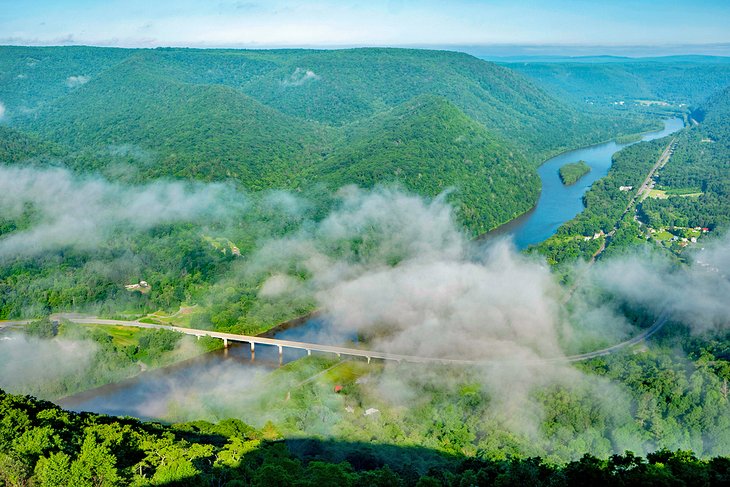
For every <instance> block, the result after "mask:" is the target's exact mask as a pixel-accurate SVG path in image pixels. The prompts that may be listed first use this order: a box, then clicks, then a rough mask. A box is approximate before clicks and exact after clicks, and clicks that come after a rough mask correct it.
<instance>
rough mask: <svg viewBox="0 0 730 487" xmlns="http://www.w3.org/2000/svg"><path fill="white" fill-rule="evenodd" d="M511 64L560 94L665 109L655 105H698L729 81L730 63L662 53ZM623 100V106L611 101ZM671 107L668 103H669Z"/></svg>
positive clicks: (596, 102)
mask: <svg viewBox="0 0 730 487" xmlns="http://www.w3.org/2000/svg"><path fill="white" fill-rule="evenodd" d="M506 66H508V67H509V68H511V69H514V70H515V71H517V72H519V73H522V74H524V75H526V76H528V77H529V78H531V79H533V80H535V81H536V82H537V83H539V85H540V86H543V87H545V88H546V89H549V90H550V91H551V92H553V93H555V94H559V95H561V96H562V97H564V98H568V99H570V98H572V99H574V100H575V101H577V102H580V103H581V104H583V105H585V104H586V103H588V104H589V106H591V107H596V106H599V107H601V106H603V107H611V108H612V109H614V110H616V109H618V110H627V109H631V108H633V109H641V110H654V111H657V110H658V111H661V110H662V109H664V110H666V108H665V107H662V106H661V105H659V104H653V105H648V104H645V105H644V106H642V105H640V104H638V103H637V102H638V101H644V102H667V103H669V104H671V105H673V106H674V107H677V106H679V105H680V104H685V105H698V104H700V103H701V102H703V101H704V100H705V98H707V97H708V96H710V95H712V94H713V93H715V92H717V91H719V90H722V89H723V88H725V87H727V86H728V85H730V64H728V63H727V62H724V60H723V59H722V58H720V60H719V62H718V59H717V58H711V57H707V58H706V59H703V58H701V57H694V58H693V57H691V56H690V57H686V58H677V57H666V58H657V59H647V60H640V59H637V60H631V59H618V60H615V61H612V62H605V60H604V61H602V60H600V59H597V60H595V61H594V62H557V63H541V62H529V63H510V64H506ZM620 101H623V102H624V104H623V105H614V103H616V102H620ZM670 109H671V107H670Z"/></svg>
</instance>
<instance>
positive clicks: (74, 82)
mask: <svg viewBox="0 0 730 487" xmlns="http://www.w3.org/2000/svg"><path fill="white" fill-rule="evenodd" d="M90 79H91V78H89V77H88V76H81V75H79V76H69V77H68V78H66V86H68V87H69V88H77V87H79V86H81V85H85V84H86V83H88V82H89V80H90Z"/></svg>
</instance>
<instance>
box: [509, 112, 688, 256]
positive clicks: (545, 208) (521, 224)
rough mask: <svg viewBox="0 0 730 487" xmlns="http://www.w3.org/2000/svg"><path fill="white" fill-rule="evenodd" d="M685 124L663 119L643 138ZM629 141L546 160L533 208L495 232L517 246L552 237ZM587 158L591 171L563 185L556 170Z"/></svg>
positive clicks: (579, 207)
mask: <svg viewBox="0 0 730 487" xmlns="http://www.w3.org/2000/svg"><path fill="white" fill-rule="evenodd" d="M682 127H684V123H683V121H682V119H680V118H671V119H668V120H665V121H664V129H663V130H660V131H658V132H651V133H647V134H645V135H644V136H643V137H642V139H641V140H642V141H649V140H654V139H659V138H662V137H666V136H667V135H670V134H673V133H674V132H677V131H678V130H681V129H682ZM634 143H636V142H634ZM629 145H632V144H617V143H616V142H613V141H612V142H606V143H604V144H599V145H594V146H591V147H586V148H583V149H577V150H573V151H570V152H565V153H563V154H560V155H559V156H556V157H553V158H552V159H548V160H547V161H545V162H544V163H543V164H542V165H541V166H540V167H539V168H538V174H539V175H540V179H541V181H542V193H540V199H539V200H538V202H537V206H536V207H535V209H534V210H532V211H530V212H529V213H527V214H525V215H523V216H522V217H520V218H518V219H517V220H514V221H512V222H510V223H508V224H507V225H505V226H504V227H501V228H498V229H497V230H496V231H495V234H496V235H510V236H511V237H512V238H513V239H514V242H515V245H516V246H517V248H518V249H525V248H527V247H528V246H530V245H533V244H536V243H540V242H542V241H543V240H545V239H547V238H549V237H551V236H552V235H554V234H555V232H556V231H557V230H558V227H560V225H562V224H563V223H565V222H567V221H568V220H570V219H572V218H573V217H575V216H576V215H577V214H578V213H580V212H581V211H583V195H584V194H585V192H586V191H587V190H588V188H590V187H591V185H592V184H593V183H594V182H595V181H597V180H598V179H601V178H602V177H604V176H605V175H606V174H607V173H608V170H609V168H610V167H611V162H612V159H611V158H612V157H613V155H614V154H615V153H616V152H618V151H620V150H621V149H623V148H624V147H628V146H629ZM580 160H583V161H586V163H588V165H589V166H591V172H589V173H588V174H586V175H585V176H583V178H581V179H580V180H579V181H578V182H577V183H575V184H573V185H571V186H565V185H564V184H563V183H562V181H560V176H559V175H558V170H559V169H560V168H561V167H562V166H563V165H565V164H567V163H569V162H577V161H580Z"/></svg>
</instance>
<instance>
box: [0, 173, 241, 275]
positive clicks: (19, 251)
mask: <svg viewBox="0 0 730 487" xmlns="http://www.w3.org/2000/svg"><path fill="white" fill-rule="evenodd" d="M246 205H247V201H246V198H245V197H244V196H243V195H241V194H240V193H237V192H236V191H234V190H233V188H231V187H230V186H228V185H225V184H203V183H190V182H165V181H158V182H153V183H149V184H143V185H122V184H117V183H112V182H109V181H107V180H104V179H102V178H100V177H95V176H85V177H82V176H77V175H74V174H72V173H71V172H69V171H67V170H65V169H60V168H49V169H38V168H32V167H8V166H0V211H2V214H3V216H4V217H5V218H6V219H17V218H21V217H24V216H25V217H27V218H28V221H29V222H30V223H29V224H28V225H27V226H26V227H24V228H21V229H19V230H16V231H14V232H12V233H10V234H7V235H4V236H0V261H3V260H6V259H9V258H13V257H17V256H21V257H29V256H33V255H37V254H40V253H43V252H47V251H54V250H57V249H60V248H64V247H73V248H79V249H93V248H94V247H95V246H96V245H98V244H99V242H101V241H103V240H104V239H105V238H109V237H110V236H111V235H112V234H113V232H115V231H125V230H145V229H148V228H151V227H153V226H155V225H158V224H162V223H171V222H179V221H198V222H201V223H202V222H204V221H206V219H225V218H228V217H230V216H231V215H233V214H235V213H236V212H240V211H241V210H242V209H244V208H245V207H246Z"/></svg>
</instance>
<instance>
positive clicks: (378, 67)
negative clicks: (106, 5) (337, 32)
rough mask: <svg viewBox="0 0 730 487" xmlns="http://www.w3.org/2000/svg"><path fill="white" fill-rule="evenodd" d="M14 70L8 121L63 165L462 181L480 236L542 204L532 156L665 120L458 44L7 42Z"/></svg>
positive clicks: (435, 188) (145, 174)
mask: <svg viewBox="0 0 730 487" xmlns="http://www.w3.org/2000/svg"><path fill="white" fill-rule="evenodd" d="M0 69H1V70H2V76H3V86H4V90H3V91H2V92H0V102H2V103H4V104H5V105H6V107H7V114H6V117H5V118H6V119H7V121H8V122H9V123H10V124H11V125H12V126H14V127H15V128H16V129H20V130H24V131H28V132H34V133H35V134H37V135H36V136H35V137H38V138H39V143H41V142H40V140H42V139H45V140H48V141H52V142H53V143H55V144H56V145H57V146H59V147H66V148H67V149H68V150H67V151H66V156H65V157H64V158H63V164H64V165H66V166H69V167H71V168H73V169H75V170H76V171H78V172H88V171H98V172H101V173H102V174H106V175H110V176H112V177H115V178H117V177H119V176H120V169H119V167H120V165H122V166H124V167H126V168H127V169H125V170H123V171H121V173H122V175H123V177H124V178H126V179H127V180H131V181H144V180H149V179H154V178H159V177H175V178H185V179H202V180H207V181H221V180H233V181H235V182H236V184H238V185H240V186H241V187H243V188H246V189H249V190H262V189H271V188H282V189H297V190H302V189H307V188H310V187H312V185H313V184H314V183H316V182H324V183H326V184H327V185H329V186H332V187H334V188H333V189H336V188H337V187H339V186H342V185H345V184H351V183H357V184H361V185H365V186H372V185H374V184H378V183H384V182H392V181H398V182H399V183H401V184H402V185H403V186H405V187H407V188H408V189H410V190H412V191H415V192H417V193H419V194H422V195H427V196H435V195H436V194H438V193H439V192H441V191H443V190H445V189H447V188H450V189H452V190H454V191H453V193H452V196H451V198H452V201H453V202H455V204H456V205H457V206H458V207H459V208H460V216H461V217H462V219H463V222H464V223H465V224H466V225H467V227H468V228H469V230H470V231H472V232H474V233H481V232H484V231H486V230H489V229H491V228H494V227H495V226H498V225H499V224H502V223H504V222H506V221H508V220H510V219H512V218H514V217H515V216H517V215H519V214H521V213H524V212H525V211H527V210H528V209H529V208H530V207H531V206H532V204H534V202H535V201H536V199H537V194H538V187H539V182H538V179H537V176H536V174H535V172H534V167H533V165H532V164H534V163H536V162H539V161H541V160H542V159H543V158H544V157H546V156H547V155H548V154H552V153H555V152H557V151H560V150H563V149H565V148H568V147H574V146H578V145H584V144H587V143H589V142H595V141H598V140H603V139H605V138H608V137H611V136H615V135H617V134H620V133H627V132H637V131H640V130H643V129H646V128H648V127H650V126H652V125H653V123H654V122H651V121H650V120H647V119H643V118H632V119H630V120H628V121H622V122H621V124H620V125H619V124H618V122H617V121H616V120H612V119H610V118H607V117H604V116H601V115H596V114H590V113H589V114H586V113H581V112H579V111H577V110H575V109H574V108H572V107H570V106H569V105H566V104H564V103H562V102H561V101H559V100H558V99H556V98H555V97H552V96H550V95H548V94H547V93H546V92H545V91H543V90H541V89H540V88H538V87H537V86H535V85H534V84H532V83H530V82H528V81H527V80H526V79H524V78H523V77H521V76H520V75H518V74H516V73H514V72H512V71H510V70H508V69H505V68H503V67H499V66H497V65H495V64H491V63H487V62H484V61H480V60H478V59H476V58H474V57H471V56H468V55H466V54H461V53H455V52H446V51H419V50H403V49H353V50H339V51H312V50H309V51H308V50H279V51H242V50H190V49H155V50H119V49H101V48H20V47H12V48H11V47H8V48H0ZM426 100H428V101H426ZM401 143H402V144H401ZM57 156H58V154H55V157H54V161H53V162H54V163H59V157H57ZM531 163H532V164H531ZM482 194H490V195H493V196H492V197H491V198H481V197H480V195H482ZM497 195H498V196H497Z"/></svg>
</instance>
